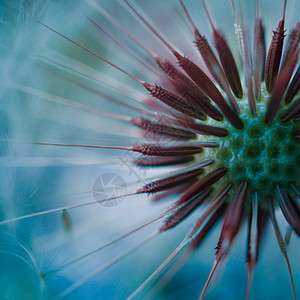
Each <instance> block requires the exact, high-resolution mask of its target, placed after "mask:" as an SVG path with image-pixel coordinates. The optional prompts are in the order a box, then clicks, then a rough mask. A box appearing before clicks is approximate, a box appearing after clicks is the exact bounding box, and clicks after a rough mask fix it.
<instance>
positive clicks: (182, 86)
mask: <svg viewBox="0 0 300 300" xmlns="http://www.w3.org/2000/svg"><path fill="white" fill-rule="evenodd" d="M171 84H172V85H173V87H174V90H175V91H176V92H177V93H178V94H179V95H180V96H181V97H183V98H184V99H186V100H187V102H188V103H189V104H190V105H191V106H195V107H197V108H198V107H200V108H201V110H202V111H203V113H204V114H206V115H208V116H209V117H211V118H212V119H214V120H216V121H222V120H223V115H222V114H221V113H220V112H219V110H218V109H217V108H215V107H214V106H213V105H212V104H211V103H210V102H209V101H208V102H207V101H204V98H203V96H202V95H199V93H198V92H196V91H195V90H192V89H191V88H190V87H189V86H188V85H187V84H186V83H185V82H183V81H182V80H181V79H177V80H173V81H172V82H171ZM205 97H206V96H205ZM206 98H207V97H206ZM207 99H208V98H207ZM205 100H206V99H205Z"/></svg>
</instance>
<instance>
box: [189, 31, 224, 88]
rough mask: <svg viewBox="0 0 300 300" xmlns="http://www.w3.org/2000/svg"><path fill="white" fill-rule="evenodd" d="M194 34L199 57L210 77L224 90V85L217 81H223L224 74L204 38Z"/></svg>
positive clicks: (197, 33) (196, 33)
mask: <svg viewBox="0 0 300 300" xmlns="http://www.w3.org/2000/svg"><path fill="white" fill-rule="evenodd" d="M194 34H195V43H196V46H197V48H198V50H199V52H200V54H201V57H202V58H203V60H204V62H205V64H206V66H207V68H208V70H209V71H210V73H211V75H212V76H213V77H214V79H215V80H216V81H217V82H218V84H219V85H220V87H221V88H222V89H223V90H224V85H223V84H222V81H221V80H219V78H220V77H222V78H224V79H225V74H224V71H223V69H222V67H221V66H220V64H219V62H218V60H217V58H216V56H215V54H214V53H213V51H212V49H211V48H210V46H209V44H208V42H207V40H206V38H205V37H204V36H202V35H201V34H200V33H199V32H198V31H196V32H195V33H194Z"/></svg>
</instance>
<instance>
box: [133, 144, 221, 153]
mask: <svg viewBox="0 0 300 300" xmlns="http://www.w3.org/2000/svg"><path fill="white" fill-rule="evenodd" d="M216 146H217V144H216V143H214V142H195V143H186V144H180V145H175V146H170V147H162V146H159V145H155V144H143V145H138V146H133V147H132V148H130V150H132V151H134V152H139V153H142V154H143V155H147V156H182V155H192V154H197V153H200V152H202V147H209V148H210V147H216Z"/></svg>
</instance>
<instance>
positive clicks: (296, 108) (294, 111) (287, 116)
mask: <svg viewBox="0 0 300 300" xmlns="http://www.w3.org/2000/svg"><path fill="white" fill-rule="evenodd" d="M298 115H300V97H299V98H297V99H296V100H295V101H294V102H293V104H292V105H291V106H290V107H289V108H288V109H287V110H286V112H285V113H284V115H283V116H282V118H281V120H282V122H288V121H290V120H292V119H293V118H295V117H297V116H298Z"/></svg>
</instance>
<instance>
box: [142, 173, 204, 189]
mask: <svg viewBox="0 0 300 300" xmlns="http://www.w3.org/2000/svg"><path fill="white" fill-rule="evenodd" d="M201 173H203V170H201V168H198V169H196V170H191V171H188V172H183V173H180V174H176V175H172V176H169V177H166V178H162V179H158V180H156V181H153V182H151V183H148V184H146V185H145V186H144V187H142V188H140V189H138V190H137V191H136V193H137V194H140V193H148V194H150V193H157V192H161V191H165V190H168V189H170V188H173V187H175V186H177V185H180V184H183V183H185V182H186V180H190V179H192V178H196V177H197V176H198V175H200V174H201Z"/></svg>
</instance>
